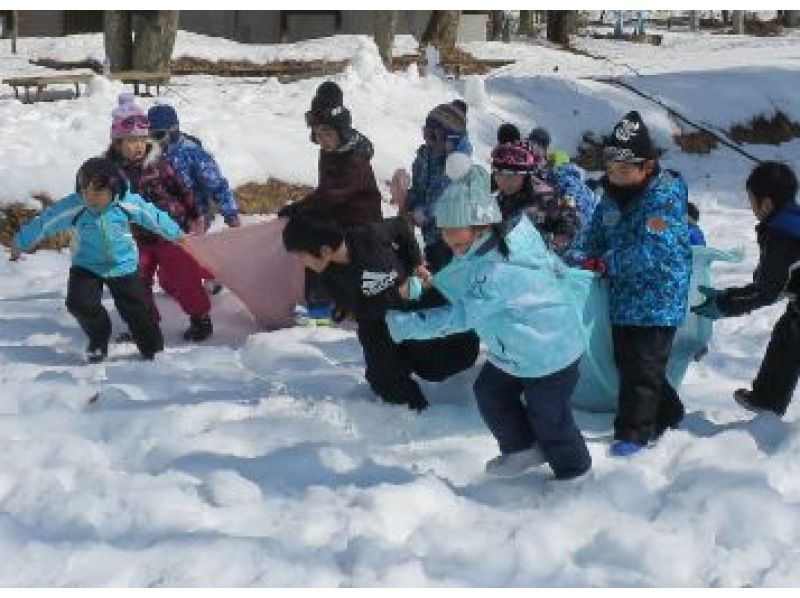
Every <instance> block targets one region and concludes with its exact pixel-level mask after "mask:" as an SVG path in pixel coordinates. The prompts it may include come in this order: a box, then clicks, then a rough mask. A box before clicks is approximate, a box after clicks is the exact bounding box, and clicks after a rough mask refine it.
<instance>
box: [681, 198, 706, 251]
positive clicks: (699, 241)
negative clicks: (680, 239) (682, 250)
mask: <svg viewBox="0 0 800 598" xmlns="http://www.w3.org/2000/svg"><path fill="white" fill-rule="evenodd" d="M686 211H687V214H688V216H689V244H690V245H693V246H695V245H697V246H701V247H705V244H706V237H705V235H704V234H703V229H701V228H700V225H699V224H698V223H699V222H700V210H699V209H698V208H697V206H696V205H695V204H693V203H692V202H691V201H690V202H689V204H688V205H687V206H686Z"/></svg>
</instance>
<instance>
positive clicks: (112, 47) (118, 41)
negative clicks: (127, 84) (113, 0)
mask: <svg viewBox="0 0 800 598" xmlns="http://www.w3.org/2000/svg"><path fill="white" fill-rule="evenodd" d="M131 33H132V27H131V11H129V10H107V11H105V12H104V14H103V38H104V43H105V50H106V56H108V59H109V61H110V62H111V72H117V71H128V70H130V69H131V68H132V67H133V37H132V35H131Z"/></svg>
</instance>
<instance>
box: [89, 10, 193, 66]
mask: <svg viewBox="0 0 800 598" xmlns="http://www.w3.org/2000/svg"><path fill="white" fill-rule="evenodd" d="M178 16H179V11H177V10H147V11H129V10H107V11H105V14H104V23H103V25H104V27H103V29H104V37H105V49H106V55H107V56H108V58H109V60H110V61H111V70H112V71H114V72H117V71H125V70H131V69H133V70H139V71H150V72H163V71H168V70H169V66H170V58H171V57H172V49H173V48H174V47H175V38H176V36H177V34H178Z"/></svg>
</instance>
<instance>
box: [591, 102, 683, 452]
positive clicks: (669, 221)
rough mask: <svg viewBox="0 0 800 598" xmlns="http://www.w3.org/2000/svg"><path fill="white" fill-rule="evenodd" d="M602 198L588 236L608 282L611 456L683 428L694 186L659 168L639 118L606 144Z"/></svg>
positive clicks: (620, 126) (630, 117) (626, 121)
mask: <svg viewBox="0 0 800 598" xmlns="http://www.w3.org/2000/svg"><path fill="white" fill-rule="evenodd" d="M603 158H604V160H605V162H606V175H605V176H604V177H603V179H602V181H601V183H602V185H603V188H604V195H603V198H602V200H601V201H600V204H599V205H598V206H597V210H596V211H595V213H594V216H593V218H592V222H591V224H590V225H589V228H588V229H587V231H586V235H585V237H584V238H583V240H582V245H583V247H582V249H583V251H585V254H586V255H587V257H588V258H589V260H590V261H593V262H595V263H596V264H598V263H599V264H600V269H601V270H604V271H605V272H606V274H607V276H608V281H609V308H610V316H611V325H612V338H613V345H614V361H615V362H616V365H617V370H618V372H619V409H618V412H617V417H616V419H615V421H614V438H615V442H614V443H613V444H612V445H611V453H612V455H615V456H627V455H631V454H633V453H635V452H637V451H638V450H640V449H641V448H643V447H645V446H646V445H647V444H648V443H649V442H651V441H654V440H655V439H657V438H658V437H660V436H661V435H662V434H663V433H664V432H665V431H666V430H667V429H668V428H675V427H677V426H678V425H679V424H680V422H681V420H682V419H683V415H684V408H683V404H682V403H681V400H680V398H679V397H678V393H677V392H676V391H675V389H674V388H673V387H672V385H671V384H670V382H669V380H668V379H667V375H666V368H667V361H668V359H669V355H670V351H671V349H672V341H673V339H674V337H675V332H676V330H677V328H678V326H680V324H681V323H682V322H683V320H684V318H685V317H686V312H687V311H688V301H689V277H690V274H691V269H692V252H691V248H690V246H689V230H688V227H687V216H686V206H687V202H688V200H687V188H686V184H685V183H684V181H683V180H682V179H681V178H680V177H678V176H677V175H676V173H674V172H671V171H667V170H663V169H661V168H660V167H659V164H658V161H657V153H656V149H655V146H654V145H653V143H652V141H651V139H650V134H649V132H648V130H647V127H646V126H645V124H644V122H642V119H641V117H640V116H639V113H638V112H635V111H634V112H630V113H628V114H627V115H626V116H625V117H624V118H623V119H622V120H621V121H620V122H619V123H617V125H616V126H615V127H614V130H613V132H612V134H611V136H610V137H609V138H608V139H607V140H606V144H605V148H604V150H603Z"/></svg>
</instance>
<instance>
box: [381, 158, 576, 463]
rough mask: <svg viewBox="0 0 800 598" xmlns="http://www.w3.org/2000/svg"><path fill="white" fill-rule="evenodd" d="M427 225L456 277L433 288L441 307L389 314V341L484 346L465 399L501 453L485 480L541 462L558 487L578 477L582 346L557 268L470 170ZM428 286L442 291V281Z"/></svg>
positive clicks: (522, 220) (528, 226)
mask: <svg viewBox="0 0 800 598" xmlns="http://www.w3.org/2000/svg"><path fill="white" fill-rule="evenodd" d="M435 218H436V224H437V226H438V227H439V228H440V229H441V230H442V235H443V238H444V240H445V242H446V243H447V244H448V246H449V247H450V248H451V249H452V251H453V253H454V254H455V257H454V258H453V263H452V264H451V266H449V267H448V269H447V270H446V271H445V272H451V271H453V269H458V274H457V276H454V277H449V278H450V281H451V282H450V283H445V286H447V287H448V288H441V289H440V290H442V292H443V293H444V294H445V295H446V296H447V298H448V299H449V300H450V305H447V306H443V307H438V308H435V309H428V310H424V311H420V312H416V313H401V312H398V311H391V312H389V314H388V315H387V318H386V320H387V322H388V325H389V332H390V334H391V336H392V338H393V339H394V340H395V341H403V340H407V339H429V338H439V337H442V336H445V335H450V334H454V333H457V332H463V331H465V330H474V331H475V332H476V333H477V334H478V336H479V337H480V339H481V340H482V341H483V342H484V343H485V345H486V346H487V350H488V355H487V361H488V363H487V364H486V365H485V366H484V367H483V369H482V370H481V373H480V375H479V376H478V379H477V381H476V382H475V387H474V390H475V396H476V398H477V401H478V407H479V409H480V412H481V415H482V417H483V419H484V421H485V422H486V425H487V426H488V427H489V429H490V430H491V432H492V434H493V435H494V436H495V438H496V439H497V442H498V444H499V447H500V452H501V455H500V456H499V457H497V458H495V459H492V460H491V461H489V463H487V471H488V472H489V473H493V474H498V475H507V474H514V473H519V472H521V471H524V470H525V469H527V468H529V467H531V466H533V465H537V464H540V463H542V462H543V461H546V462H547V463H549V464H550V466H551V467H552V469H553V471H554V473H555V475H556V478H558V479H569V478H574V477H577V476H580V475H582V474H584V473H585V472H587V471H588V470H589V468H590V467H591V458H590V456H589V452H588V450H587V448H586V444H585V442H584V439H583V437H582V436H581V433H580V431H579V430H578V428H577V426H576V425H575V422H574V420H573V416H572V409H571V407H570V397H571V395H572V392H573V390H574V388H575V385H576V383H577V381H578V363H579V361H580V357H581V355H582V354H583V352H584V345H585V339H584V336H583V331H582V329H581V325H580V322H579V316H578V312H577V309H576V306H575V305H574V304H573V301H572V299H571V297H570V295H569V290H568V288H567V285H566V284H565V282H564V279H563V270H564V265H563V264H562V263H561V261H560V260H558V259H557V258H555V257H554V256H553V254H552V253H550V252H549V251H547V248H546V247H545V244H544V242H543V241H542V238H541V236H540V235H539V233H538V232H537V231H536V227H535V226H534V225H533V223H532V222H531V221H530V219H529V218H528V217H527V216H525V215H523V214H519V215H518V216H517V217H516V218H514V219H513V220H512V221H510V222H509V223H507V224H505V225H503V226H501V223H502V215H501V213H500V209H499V207H498V205H497V202H496V201H495V200H494V198H493V197H492V196H491V194H490V188H489V174H488V173H487V172H486V171H485V170H484V169H483V168H481V167H479V166H472V167H471V168H470V169H469V171H468V172H467V174H466V175H465V176H464V177H463V178H462V179H459V180H455V181H454V182H453V183H452V184H451V185H450V186H449V187H448V188H447V189H446V190H445V191H444V193H443V194H442V196H441V197H440V198H439V201H438V202H437V204H436V209H435ZM445 272H443V273H442V275H443V274H444V273H445ZM435 284H438V285H441V284H442V281H441V275H440V276H439V280H438V281H437V280H435ZM522 395H524V396H525V402H524V403H523V402H522V400H521V396H522Z"/></svg>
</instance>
